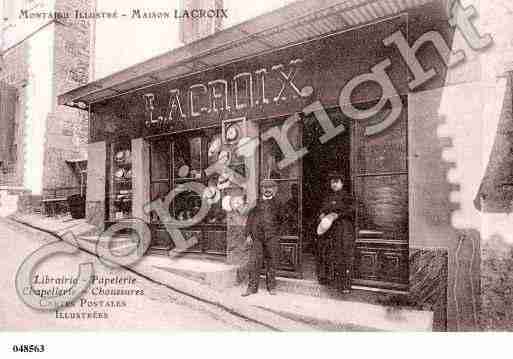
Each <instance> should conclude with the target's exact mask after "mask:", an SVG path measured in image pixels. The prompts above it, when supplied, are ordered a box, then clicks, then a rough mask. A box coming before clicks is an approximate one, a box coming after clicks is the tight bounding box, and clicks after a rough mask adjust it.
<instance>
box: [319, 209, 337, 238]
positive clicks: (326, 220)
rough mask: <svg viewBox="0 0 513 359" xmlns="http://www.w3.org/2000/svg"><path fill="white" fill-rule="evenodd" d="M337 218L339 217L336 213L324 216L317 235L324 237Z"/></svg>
mask: <svg viewBox="0 0 513 359" xmlns="http://www.w3.org/2000/svg"><path fill="white" fill-rule="evenodd" d="M337 217H338V216H337V215H336V214H335V213H330V214H328V215H327V216H324V217H323V219H321V222H320V223H319V225H318V226H317V235H319V236H322V235H323V234H324V233H326V232H327V231H328V230H329V229H330V228H331V226H332V225H333V222H334V221H335V219H337Z"/></svg>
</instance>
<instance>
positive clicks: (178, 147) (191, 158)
mask: <svg viewBox="0 0 513 359" xmlns="http://www.w3.org/2000/svg"><path fill="white" fill-rule="evenodd" d="M173 168H174V171H175V172H174V177H175V178H192V179H201V137H189V138H177V139H176V140H175V143H174V161H173Z"/></svg>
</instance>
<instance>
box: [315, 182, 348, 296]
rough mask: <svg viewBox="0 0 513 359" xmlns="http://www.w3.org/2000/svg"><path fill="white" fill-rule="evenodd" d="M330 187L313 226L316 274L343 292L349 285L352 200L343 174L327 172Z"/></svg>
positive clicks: (322, 281) (346, 290) (320, 280)
mask: <svg viewBox="0 0 513 359" xmlns="http://www.w3.org/2000/svg"><path fill="white" fill-rule="evenodd" d="M328 180H329V181H330V188H331V191H330V193H329V194H328V196H327V197H326V199H325V200H324V203H323V205H322V206H321V210H320V212H321V213H320V215H319V220H320V223H319V226H318V228H317V234H318V236H317V276H318V278H319V283H320V284H326V285H329V286H332V287H334V288H336V289H337V290H339V291H341V292H343V293H347V292H349V290H350V289H351V275H352V263H353V241H354V229H353V221H354V213H355V204H354V200H353V197H352V195H351V194H350V193H349V191H348V189H347V186H346V185H345V184H344V179H343V176H342V175H341V174H340V173H338V172H332V173H330V174H329V176H328Z"/></svg>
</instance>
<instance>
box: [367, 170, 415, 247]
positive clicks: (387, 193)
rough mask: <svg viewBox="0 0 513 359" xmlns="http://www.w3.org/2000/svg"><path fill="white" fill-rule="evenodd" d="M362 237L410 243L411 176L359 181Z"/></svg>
mask: <svg viewBox="0 0 513 359" xmlns="http://www.w3.org/2000/svg"><path fill="white" fill-rule="evenodd" d="M358 182H359V183H358V185H357V193H358V200H359V211H358V228H359V235H360V236H365V235H369V236H371V237H374V238H383V239H392V240H407V238H408V176H407V175H393V176H373V177H363V178H359V180H358Z"/></svg>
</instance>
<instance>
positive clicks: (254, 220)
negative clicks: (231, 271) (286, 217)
mask: <svg viewBox="0 0 513 359" xmlns="http://www.w3.org/2000/svg"><path fill="white" fill-rule="evenodd" d="M261 192H262V197H261V199H260V201H258V204H257V205H256V206H255V207H254V208H253V209H251V211H250V212H249V214H248V219H247V222H246V231H245V237H246V242H247V243H248V245H249V246H250V251H249V263H248V269H249V282H248V289H247V290H246V292H245V293H243V294H242V296H243V297H246V296H248V295H251V294H254V293H256V292H257V291H258V282H259V277H260V268H262V261H265V265H266V284H267V290H268V291H269V294H271V295H274V294H276V293H275V288H276V266H277V262H278V253H279V246H280V242H279V237H278V230H279V227H280V215H279V212H280V211H279V204H278V203H277V200H276V198H275V196H276V193H277V192H278V184H277V183H276V182H274V181H271V180H264V181H263V182H262V186H261Z"/></svg>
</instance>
